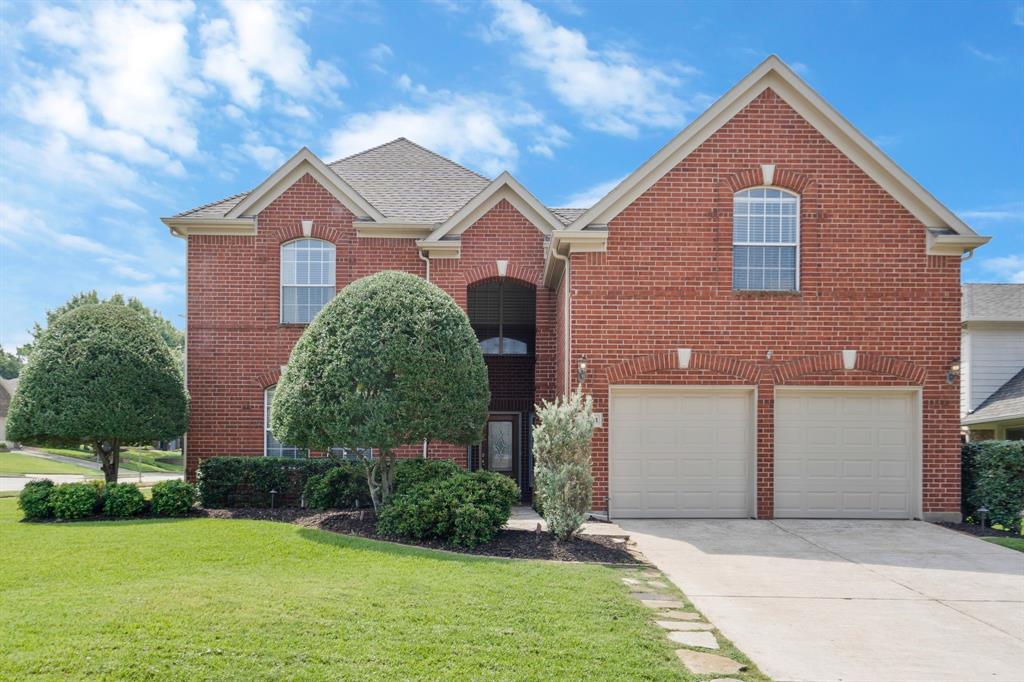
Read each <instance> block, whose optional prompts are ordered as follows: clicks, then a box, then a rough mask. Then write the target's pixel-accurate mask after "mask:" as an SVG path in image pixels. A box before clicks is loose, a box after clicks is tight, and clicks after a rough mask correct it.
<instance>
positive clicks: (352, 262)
mask: <svg viewBox="0 0 1024 682" xmlns="http://www.w3.org/2000/svg"><path fill="white" fill-rule="evenodd" d="M164 222H165V223H166V224H167V225H168V226H169V227H170V228H171V231H172V232H173V233H174V234H175V235H177V236H179V237H182V238H184V239H186V240H187V242H188V256H187V260H188V285H187V289H188V329H187V332H188V336H187V338H188V351H187V374H188V386H189V390H190V391H191V395H192V417H191V423H190V429H189V433H188V437H187V442H186V462H187V465H186V466H187V473H188V475H189V476H194V475H195V471H196V466H197V463H198V462H199V460H200V459H202V458H204V457H210V456H215V455H225V454H236V455H251V456H263V455H285V456H304V455H305V453H303V452H301V451H299V450H297V449H296V448H291V447H289V446H288V445H286V444H281V443H278V442H277V441H276V440H275V439H274V438H273V436H272V434H270V433H269V432H268V431H267V430H266V422H267V419H266V415H267V405H268V404H269V396H270V395H271V394H272V390H273V386H274V384H275V383H276V381H277V378H278V376H279V374H280V368H281V366H282V365H284V364H285V363H286V361H287V358H288V354H289V351H290V349H291V347H292V345H293V344H294V343H295V341H296V340H297V339H298V337H299V335H300V334H301V333H302V330H303V325H304V324H305V323H306V322H308V321H309V320H310V319H312V316H313V315H315V313H316V311H317V310H319V308H320V307H321V306H322V305H323V304H324V303H325V302H326V301H327V300H329V299H330V297H331V296H333V295H334V293H335V292H336V291H337V290H338V289H340V288H342V287H343V286H345V285H346V284H347V283H348V282H351V281H353V280H354V279H357V278H359V277H362V276H365V275H368V274H371V273H373V272H376V271H380V270H382V269H397V270H404V271H407V272H411V273H415V274H417V275H420V276H423V277H426V278H428V279H429V280H430V281H431V282H433V283H434V284H436V285H438V286H439V287H441V288H442V289H444V290H445V291H446V292H448V293H449V294H450V295H451V296H452V298H453V299H454V300H455V301H456V302H458V303H459V304H460V305H461V306H463V307H464V309H466V311H467V313H468V315H469V317H470V321H471V322H472V324H473V326H474V328H475V329H476V330H477V334H478V337H479V338H480V342H481V346H482V348H483V350H484V353H485V358H486V361H487V364H488V369H489V376H490V382H491V392H492V402H491V409H492V415H491V418H490V422H489V424H488V427H487V430H486V434H487V435H486V437H485V440H484V442H483V443H481V444H480V445H479V446H474V447H472V448H468V449H467V448H464V447H463V448H460V447H456V446H453V445H448V444H442V443H430V444H427V445H421V444H410V446H409V447H408V448H407V449H406V452H405V454H406V455H408V456H416V455H420V454H422V452H423V450H424V449H425V450H426V451H427V455H428V456H430V457H448V458H452V459H454V460H455V461H457V462H459V463H460V464H461V465H463V466H469V467H471V468H478V467H486V468H491V469H495V470H500V471H505V472H506V473H508V474H509V475H511V476H513V477H515V478H516V480H517V481H519V483H520V484H521V486H522V487H523V488H524V491H525V492H526V493H527V494H528V493H529V489H530V478H531V474H530V472H531V469H532V466H531V458H530V437H529V432H530V424H531V422H532V419H533V408H532V406H533V405H534V403H535V402H537V401H539V400H540V399H550V398H553V397H555V396H556V395H559V394H562V393H565V392H566V391H568V390H570V389H571V388H572V387H573V386H575V385H577V384H578V383H582V386H583V389H584V390H585V391H586V392H588V393H590V394H591V395H592V396H593V397H594V401H595V405H596V409H597V411H598V412H600V413H601V415H602V423H601V426H600V427H599V428H598V430H597V435H596V437H595V439H594V449H593V468H594V474H595V497H594V508H595V511H597V512H607V513H609V514H610V515H611V516H612V517H630V516H633V517H636V516H640V517H644V516H647V517H659V516H660V517H750V516H756V517H758V518H771V517H772V516H779V517H783V516H788V517H833V518H837V517H854V518H912V517H919V518H920V517H923V518H944V519H946V518H956V517H958V511H959V475H960V473H959V472H960V468H959V414H958V400H959V393H958V387H957V386H956V380H955V377H953V378H952V379H950V367H951V365H952V364H953V363H955V361H956V358H957V357H958V355H959V335H960V331H959V330H960V320H959V316H960V284H959V279H960V259H961V256H962V254H963V253H965V252H967V251H970V250H972V249H974V248H976V247H977V246H980V245H981V244H983V243H985V241H987V240H986V238H984V237H979V236H978V235H977V234H976V233H975V232H974V231H973V230H971V229H970V228H969V227H968V226H967V225H965V224H964V223H963V222H962V221H960V220H959V219H958V218H957V217H956V216H955V215H954V214H953V213H952V212H951V211H949V210H948V209H946V208H945V207H944V206H942V205H941V204H939V203H938V201H936V200H935V199H934V198H933V197H932V196H931V195H930V194H928V193H927V192H926V191H925V190H924V189H923V188H922V187H921V186H920V185H918V184H917V183H916V182H915V181H914V180H913V179H912V178H910V177H909V176H908V175H907V174H906V173H905V172H904V171H902V170H901V169H900V168H899V167H898V166H896V165H895V164H894V163H893V162H892V161H891V160H890V159H889V158H888V157H886V156H885V155H884V154H883V153H882V152H881V151H879V150H878V148H877V147H875V146H874V145H873V144H872V143H871V142H870V141H869V140H867V139H866V138H865V137H864V136H863V135H862V134H861V133H859V132H858V131H857V130H855V129H854V128H853V127H852V126H851V125H850V124H849V123H848V122H847V121H846V120H845V119H843V118H842V117H841V116H840V115H839V114H838V113H837V112H835V111H834V110H833V109H832V108H831V107H830V106H829V105H828V104H827V103H826V102H825V101H824V100H822V99H821V97H820V96H819V95H817V94H816V93H815V92H814V91H813V90H811V89H810V88H809V87H808V86H807V85H806V84H805V83H804V82H803V81H802V80H800V78H799V77H797V76H796V75H795V74H794V73H793V72H792V71H791V70H790V69H789V68H788V67H786V66H785V65H784V64H783V63H782V62H781V61H779V60H778V59H777V58H775V57H772V58H769V59H768V60H766V61H765V62H764V63H763V64H761V65H760V66H758V67H757V68H756V69H755V70H754V71H752V72H751V73H750V74H749V75H748V76H746V77H745V78H744V79H743V80H742V81H741V82H740V83H738V84H737V85H736V86H735V87H734V88H733V89H732V90H730V91H729V92H728V93H726V95H724V96H723V97H722V98H721V99H720V100H719V101H718V102H716V103H715V104H714V105H713V106H712V107H711V108H710V109H708V111H706V112H705V113H704V114H703V115H701V116H700V117H699V118H698V119H696V120H695V121H694V122H693V123H692V124H691V125H689V126H688V127H687V128H686V129H685V130H684V131H682V132H681V133H680V134H679V135H678V136H677V137H675V138H674V139H673V140H671V141H670V142H669V143H668V144H667V145H666V146H665V147H664V148H663V149H661V150H660V151H659V152H658V153H657V154H655V155H654V156H653V157H652V158H651V159H650V160H649V161H647V162H646V163H645V164H643V165H642V166H641V167H640V168H638V169H637V170H636V171H635V172H634V173H633V174H631V175H630V176H629V177H627V178H626V179H625V180H623V181H622V183H620V184H619V185H618V186H617V187H616V188H615V189H613V190H612V191H611V192H610V193H609V194H608V195H607V196H606V197H604V198H603V199H601V200H600V201H599V202H597V204H595V205H594V206H592V207H590V208H588V209H552V208H548V207H545V206H544V205H543V204H542V203H540V202H539V201H538V200H537V199H536V198H535V197H534V196H533V195H532V194H531V193H530V192H529V191H528V190H527V189H526V188H525V187H523V186H522V185H521V184H519V183H518V182H517V181H516V180H515V179H514V178H513V177H512V176H510V175H508V174H507V173H505V174H502V175H501V176H499V177H498V178H497V179H495V180H493V181H489V180H487V179H486V178H483V177H481V176H479V175H477V174H475V173H473V172H471V171H469V170H467V169H465V168H462V167H461V166H458V165H457V164H455V163H453V162H451V161H448V160H447V159H444V158H442V157H440V156H438V155H436V154H434V153H432V152H430V151H428V150H425V149H423V148H421V147H418V146H416V145H415V144H413V143H411V142H409V141H407V140H404V139H399V140H395V141H394V142H391V143H388V144H385V145H383V146H381V147H377V148H375V149H371V150H368V151H366V152H363V153H361V154H357V155H355V156H352V157H349V158H347V159H342V160H340V161H337V162H335V163H332V164H330V165H327V164H325V163H324V162H322V161H321V160H320V159H318V158H317V157H316V156H315V155H313V154H312V153H311V152H309V151H308V150H306V149H303V150H301V151H300V152H299V153H298V154H296V156H295V157H293V158H292V159H291V160H289V161H288V162H287V163H286V164H285V165H284V166H283V167H282V168H281V169H279V170H278V171H277V172H275V173H274V174H273V175H271V176H270V177H269V178H267V180H266V181H265V182H263V183H262V184H261V185H260V186H259V187H257V188H256V189H254V190H252V191H251V192H247V193H245V194H240V195H236V196H234V197H231V198H229V199H225V200H222V201H220V202H217V203H214V204H209V205H207V206H203V207H201V208H198V209H193V210H191V211H187V212H185V213H182V214H179V215H177V216H175V217H173V218H167V219H165V220H164Z"/></svg>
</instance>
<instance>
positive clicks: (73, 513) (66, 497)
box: [50, 483, 100, 520]
mask: <svg viewBox="0 0 1024 682" xmlns="http://www.w3.org/2000/svg"><path fill="white" fill-rule="evenodd" d="M99 500H100V498H99V495H97V494H96V486H94V485H91V484H89V483H63V484H61V485H58V486H57V487H55V488H54V489H53V492H52V493H50V503H51V504H52V505H53V515H54V516H55V517H57V518H58V519H65V520H70V519H81V518H84V517H86V516H89V515H91V514H93V513H95V511H96V506H97V505H98V504H99Z"/></svg>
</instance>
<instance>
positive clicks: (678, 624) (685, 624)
mask: <svg viewBox="0 0 1024 682" xmlns="http://www.w3.org/2000/svg"><path fill="white" fill-rule="evenodd" d="M655 622H656V623H657V624H658V625H660V626H661V627H663V628H665V629H666V630H690V631H692V630H714V629H715V626H714V625H712V624H711V623H694V622H693V621H685V620H684V621H678V620H659V621H655Z"/></svg>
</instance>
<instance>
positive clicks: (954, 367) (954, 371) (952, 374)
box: [946, 358, 960, 384]
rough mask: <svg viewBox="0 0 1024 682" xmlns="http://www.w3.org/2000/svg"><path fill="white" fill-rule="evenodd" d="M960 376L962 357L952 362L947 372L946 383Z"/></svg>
mask: <svg viewBox="0 0 1024 682" xmlns="http://www.w3.org/2000/svg"><path fill="white" fill-rule="evenodd" d="M958 376H960V358H957V359H956V360H954V361H953V362H952V364H950V366H949V370H948V371H947V372H946V383H947V384H951V383H953V380H954V379H955V378H956V377H958Z"/></svg>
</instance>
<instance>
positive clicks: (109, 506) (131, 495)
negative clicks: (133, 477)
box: [103, 483, 146, 518]
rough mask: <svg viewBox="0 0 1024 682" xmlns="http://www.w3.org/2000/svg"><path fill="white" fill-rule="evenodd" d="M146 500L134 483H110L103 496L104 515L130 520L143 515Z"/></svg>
mask: <svg viewBox="0 0 1024 682" xmlns="http://www.w3.org/2000/svg"><path fill="white" fill-rule="evenodd" d="M145 506H146V498H145V497H143V496H142V491H141V490H139V488H138V486H136V485H135V484H134V483H108V484H107V487H106V490H105V491H104V494H103V513H104V514H106V515H107V516H121V517H124V518H128V517H131V516H136V515H138V514H141V513H142V510H143V509H144V508H145Z"/></svg>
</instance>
